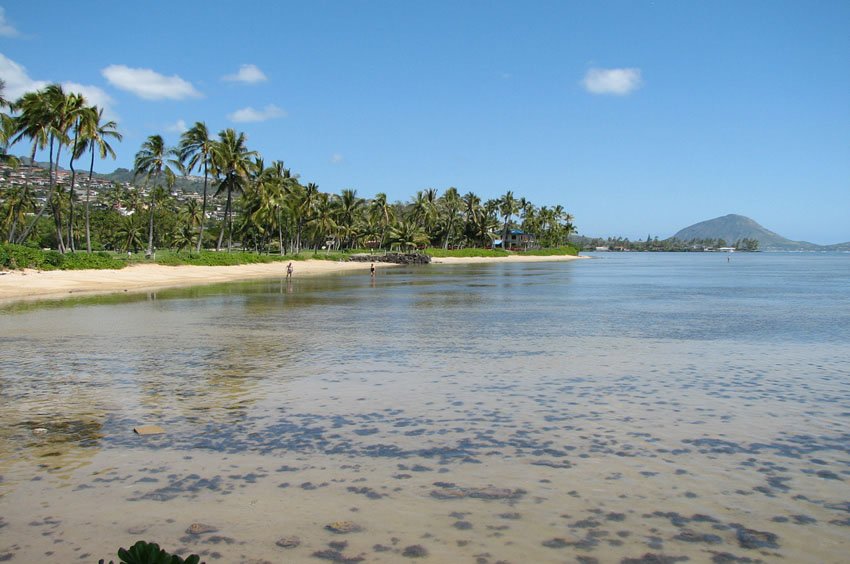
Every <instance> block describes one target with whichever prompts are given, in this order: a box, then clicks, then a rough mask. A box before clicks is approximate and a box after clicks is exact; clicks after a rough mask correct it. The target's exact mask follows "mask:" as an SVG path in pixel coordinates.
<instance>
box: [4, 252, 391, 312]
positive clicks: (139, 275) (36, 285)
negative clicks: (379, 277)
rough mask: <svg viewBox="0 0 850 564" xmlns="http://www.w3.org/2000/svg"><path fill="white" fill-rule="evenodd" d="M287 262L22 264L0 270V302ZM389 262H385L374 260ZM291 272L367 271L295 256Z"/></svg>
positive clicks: (140, 287) (262, 269) (171, 282)
mask: <svg viewBox="0 0 850 564" xmlns="http://www.w3.org/2000/svg"><path fill="white" fill-rule="evenodd" d="M286 265H287V263H285V262H273V263H268V264H244V265H238V266H162V265H158V264H141V265H134V266H128V267H127V268H124V269H122V270H52V271H37V270H23V271H13V272H6V273H2V275H1V276H0V303H3V302H4V301H13V300H26V299H44V298H67V297H68V296H69V295H71V294H73V295H85V294H103V293H112V292H140V291H145V290H159V289H164V288H176V287H183V286H195V285H201V284H215V283H220V282H235V281H238V280H252V279H258V278H275V277H281V278H283V277H284V276H286ZM376 266H381V267H385V266H389V265H384V264H382V265H376ZM293 268H294V269H295V272H294V274H293V275H294V276H296V277H301V276H313V275H317V274H328V273H332V272H342V271H349V270H362V271H366V270H368V268H369V265H368V264H366V263H362V262H334V261H329V260H307V261H297V262H293Z"/></svg>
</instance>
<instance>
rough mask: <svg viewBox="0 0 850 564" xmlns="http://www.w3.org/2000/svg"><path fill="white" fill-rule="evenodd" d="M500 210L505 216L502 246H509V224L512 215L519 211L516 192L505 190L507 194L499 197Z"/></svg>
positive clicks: (504, 247)
mask: <svg viewBox="0 0 850 564" xmlns="http://www.w3.org/2000/svg"><path fill="white" fill-rule="evenodd" d="M499 212H500V213H501V214H502V217H503V218H504V221H505V224H504V227H503V229H502V248H503V249H507V248H508V225H509V224H510V221H511V216H513V215H515V214H517V213H519V202H518V201H517V200H516V199H515V198H514V193H513V192H512V191H510V190H508V191H507V192H505V195H504V196H502V197H501V198H500V199H499Z"/></svg>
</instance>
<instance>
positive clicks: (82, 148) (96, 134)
mask: <svg viewBox="0 0 850 564" xmlns="http://www.w3.org/2000/svg"><path fill="white" fill-rule="evenodd" d="M80 130H81V135H80V143H79V145H78V150H79V153H80V155H81V156H82V154H83V153H85V152H86V150H88V151H89V152H90V153H91V160H90V162H89V181H88V184H87V185H86V211H85V214H86V252H87V253H91V211H90V207H91V206H90V200H91V184H92V176H93V175H94V157H95V154H97V155H98V156H99V157H100V158H101V159H105V158H106V157H111V158H113V159H114V158H115V150H114V149H113V148H112V145H111V144H110V143H109V141H110V139H114V140H116V141H121V140H122V139H123V138H124V137H123V135H121V133H119V132H118V124H117V123H115V122H114V121H112V120H109V121H105V120H104V117H103V109H102V108H97V107H96V106H92V107H91V108H90V111H89V112H87V113H86V114H85V116H84V119H83V121H82V123H81V124H80Z"/></svg>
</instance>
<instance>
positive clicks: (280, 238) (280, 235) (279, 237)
mask: <svg viewBox="0 0 850 564" xmlns="http://www.w3.org/2000/svg"><path fill="white" fill-rule="evenodd" d="M277 244H278V245H279V246H280V256H283V255H284V252H283V218H281V213H280V210H278V211H277Z"/></svg>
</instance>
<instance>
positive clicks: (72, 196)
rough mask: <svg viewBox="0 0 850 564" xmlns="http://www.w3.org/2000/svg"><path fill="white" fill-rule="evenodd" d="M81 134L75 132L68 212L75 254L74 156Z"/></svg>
mask: <svg viewBox="0 0 850 564" xmlns="http://www.w3.org/2000/svg"><path fill="white" fill-rule="evenodd" d="M79 128H80V120H79V119H77V129H78V130H79ZM78 133H79V132H78V131H75V132H74V148H73V149H71V162H70V167H71V192H70V195H69V196H70V199H69V202H70V209H69V211H68V247H69V248H70V249H71V252H72V253H73V252H74V251H76V250H77V249H76V247H75V246H74V183H75V182H76V180H77V170H76V169H75V168H74V155H76V153H77V140H78V138H79V134H78Z"/></svg>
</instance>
